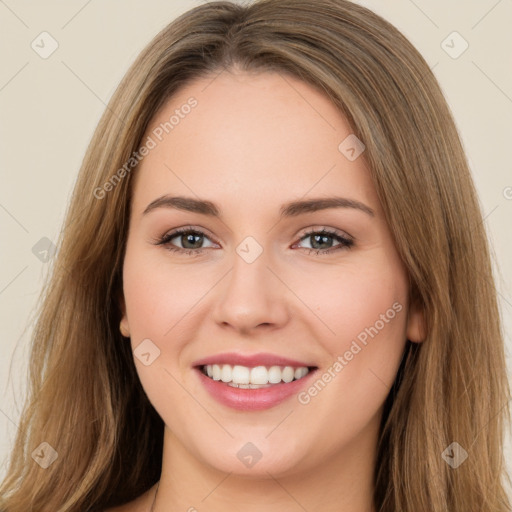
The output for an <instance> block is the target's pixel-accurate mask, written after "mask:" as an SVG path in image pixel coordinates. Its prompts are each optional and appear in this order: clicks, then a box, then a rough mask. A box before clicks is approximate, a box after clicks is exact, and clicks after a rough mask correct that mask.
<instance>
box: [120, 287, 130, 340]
mask: <svg viewBox="0 0 512 512" xmlns="http://www.w3.org/2000/svg"><path fill="white" fill-rule="evenodd" d="M119 307H120V309H121V322H120V323H119V330H120V331H121V334H122V335H123V336H124V337H125V338H129V337H130V326H129V324H128V317H127V316H126V303H125V301H124V296H123V295H122V294H121V297H120V298H119Z"/></svg>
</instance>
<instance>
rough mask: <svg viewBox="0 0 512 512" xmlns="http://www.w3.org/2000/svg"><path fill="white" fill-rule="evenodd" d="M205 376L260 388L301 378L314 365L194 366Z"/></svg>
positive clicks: (234, 386)
mask: <svg viewBox="0 0 512 512" xmlns="http://www.w3.org/2000/svg"><path fill="white" fill-rule="evenodd" d="M196 368H197V369H199V370H200V371H201V372H202V373H203V374H204V375H205V376H206V377H208V378H209V379H211V380H214V381H219V383H224V384H226V385H228V386H230V387H233V388H239V389H262V388H269V387H272V386H277V385H280V384H289V383H290V382H294V381H297V380H300V379H303V378H304V377H306V375H308V374H309V373H310V372H312V371H314V370H316V369H317V367H316V366H278V365H272V366H264V365H260V366H252V367H251V366H243V365H231V364H205V365H199V366H197V367H196Z"/></svg>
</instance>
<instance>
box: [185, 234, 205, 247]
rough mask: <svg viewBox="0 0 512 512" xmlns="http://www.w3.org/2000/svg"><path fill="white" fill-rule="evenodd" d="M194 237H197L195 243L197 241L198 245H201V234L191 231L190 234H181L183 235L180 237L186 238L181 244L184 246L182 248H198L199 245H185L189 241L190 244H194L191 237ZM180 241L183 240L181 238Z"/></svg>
mask: <svg viewBox="0 0 512 512" xmlns="http://www.w3.org/2000/svg"><path fill="white" fill-rule="evenodd" d="M195 237H197V238H199V242H196V245H197V243H199V245H201V236H200V235H195V234H193V233H190V234H188V235H183V237H182V238H185V240H186V242H185V243H184V244H183V247H184V248H186V249H198V248H199V247H187V246H186V244H187V243H188V242H191V243H192V245H194V241H193V239H194V238H195ZM182 242H183V240H182Z"/></svg>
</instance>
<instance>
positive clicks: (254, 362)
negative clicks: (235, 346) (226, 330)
mask: <svg viewBox="0 0 512 512" xmlns="http://www.w3.org/2000/svg"><path fill="white" fill-rule="evenodd" d="M207 364H230V365H232V366H234V365H240V366H248V367H249V368H253V367H255V366H292V367H293V368H300V367H302V366H306V367H309V368H311V367H313V366H314V365H313V364H311V363H307V362H304V361H297V360H294V359H289V358H288V357H284V356H278V355H276V354H270V353H265V352H261V353H259V354H237V353H235V352H225V353H222V354H216V355H214V356H210V357H205V358H203V359H200V360H198V361H196V362H194V363H193V364H192V366H194V367H201V366H205V365H207Z"/></svg>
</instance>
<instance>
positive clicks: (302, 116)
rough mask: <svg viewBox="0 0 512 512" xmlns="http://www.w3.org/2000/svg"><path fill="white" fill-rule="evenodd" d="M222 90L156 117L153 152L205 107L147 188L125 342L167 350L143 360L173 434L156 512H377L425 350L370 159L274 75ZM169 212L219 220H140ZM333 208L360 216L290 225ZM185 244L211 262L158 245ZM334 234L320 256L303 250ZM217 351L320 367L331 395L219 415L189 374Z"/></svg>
mask: <svg viewBox="0 0 512 512" xmlns="http://www.w3.org/2000/svg"><path fill="white" fill-rule="evenodd" d="M213 78H214V77H213V76H212V77H209V78H207V79H201V80H198V81H195V82H193V83H191V84H190V85H188V86H187V87H185V88H184V89H182V90H180V91H179V92H178V93H177V95H176V96H174V97H173V98H171V99H170V100H169V101H168V102H167V103H166V104H165V105H164V107H163V108H162V109H161V111H160V112H159V113H158V114H157V115H156V116H155V118H154V119H153V121H152V123H151V125H150V126H149V128H148V131H147V134H146V136H145V137H144V139H143V140H146V137H147V136H149V135H151V134H152V133H153V132H152V131H153V130H154V129H155V128H157V127H158V126H159V125H160V124H161V123H165V122H166V121H168V120H169V118H170V116H172V115H173V113H174V112H175V110H176V109H179V108H180V106H182V105H184V104H185V103H187V100H188V99H189V98H190V97H192V96H193V97H194V98H196V99H197V102H198V103H197V106H196V107H195V108H194V109H192V110H191V111H190V113H188V114H187V115H186V116H183V118H182V119H180V121H179V124H176V126H174V128H173V129H172V131H170V132H169V133H168V134H167V135H165V136H164V137H163V138H162V140H161V141H159V142H158V144H157V145H156V147H154V149H151V151H150V152H149V154H148V155H147V156H145V158H144V160H143V161H142V163H141V166H140V167H139V168H138V169H137V171H136V173H137V174H136V176H134V178H135V183H134V194H133V200H132V211H131V218H130V226H129V234H128V240H127V250H126V256H125V261H124V267H123V291H124V301H123V311H124V316H123V320H122V330H123V333H124V334H125V335H126V336H130V338H131V345H132V349H136V348H137V346H138V345H139V344H140V343H141V342H142V340H146V339H149V340H151V343H152V344H153V345H154V346H156V347H158V349H159V351H160V353H159V356H158V357H157V358H156V359H155V360H154V362H152V363H151V364H150V365H144V364H142V363H141V361H140V360H139V359H137V358H135V365H136V368H137V372H138V375H139V378H140V379H141V383H142V385H143V387H144V390H145V391H146V393H147V395H148V398H149V400H150V401H151V402H152V404H153V405H154V407H155V408H156V410H157V411H158V413H159V414H160V416H161V417H162V418H163V420H164V422H165V433H164V451H163V465H162V475H161V479H160V486H159V489H158V493H157V495H156V501H155V503H154V512H163V511H171V510H172V511H184V512H185V511H189V512H194V511H202V510H208V511H209V512H217V511H218V512H220V511H226V510H229V511H236V510H243V511H244V512H256V511H261V510H265V511H266V512H274V511H279V512H283V511H284V512H299V511H303V510H304V509H305V510H322V511H324V512H334V511H339V510H343V511H344V512H372V511H373V510H374V508H373V503H372V492H373V471H374V466H375V457H376V443H377V439H378V432H379V423H380V420H381V416H382V406H383V403H384V401H385V399H386V396H387V394H388V392H389V389H390V387H391V385H392V383H393V381H394V379H395V376H396V372H397V370H398V367H399V364H400V361H401V357H402V354H403V350H404V347H405V343H406V340H407V339H409V340H411V341H414V342H421V341H422V340H423V337H424V332H423V328H422V325H423V320H422V316H421V313H420V312H419V311H416V310H415V309H413V308H412V307H411V305H410V304H409V297H408V281H407V275H406V271H405V268H404V266H403V264H402V262H401V260H400V258H399V255H398V253H397V251H396V248H395V246H394V243H393V240H392V236H391V232H390V230H389V227H388V225H387V223H386V221H385V218H384V212H383V211H382V207H381V205H380V202H379V200H378V196H377V193H376V190H375V187H374V185H373V182H372V180H371V178H370V174H369V172H368V169H367V168H366V164H365V162H364V159H363V158H362V157H360V158H357V159H355V160H354V161H350V160H349V159H348V158H347V157H346V156H345V154H343V153H342V152H341V151H340V150H339V149H338V146H339V144H340V143H341V142H342V141H343V140H344V139H345V138H346V137H347V136H349V135H350V134H351V133H352V130H351V128H350V126H349V125H348V124H347V122H346V121H345V119H344V118H343V117H342V116H341V115H340V113H339V112H338V110H337V109H336V107H335V106H334V105H333V104H332V103H331V102H330V101H329V99H328V98H326V97H325V96H324V95H323V94H321V93H320V92H319V91H317V90H316V89H314V88H312V87H311V86H309V85H307V84H305V83H303V82H301V81H299V80H296V79H294V78H291V77H289V76H284V75H281V74H278V73H260V74H248V73H246V72H240V71H231V72H228V71H224V72H222V73H221V74H220V75H219V76H218V77H217V78H215V79H213ZM164 195H168V196H186V197H190V198H194V199H199V198H200V199H202V200H208V201H211V202H213V203H215V205H217V207H218V208H219V210H220V217H218V218H217V217H212V216H208V215H205V214H203V213H197V212H191V211H184V210H178V209H175V208H170V207H168V206H160V207H156V208H153V209H151V211H149V212H147V213H144V211H145V210H146V208H147V207H148V205H149V204H150V203H152V202H153V201H155V200H156V199H157V198H160V197H162V196H164ZM332 196H337V197H343V198H346V199H350V200H351V201H352V203H346V204H345V205H344V206H343V207H338V208H332V207H331V208H329V209H323V210H318V211H309V212H303V213H301V214H300V215H296V216H289V217H285V218H281V217H280V215H279V212H280V208H281V206H282V205H283V204H285V203H288V202H290V201H297V200H309V199H313V198H315V199H316V198H325V197H332ZM356 201H357V202H358V204H362V205H363V208H358V207H354V204H355V202H356ZM369 211H371V213H369ZM188 227H191V228H193V230H194V231H200V232H201V233H202V234H203V235H202V238H201V236H199V237H198V238H199V242H198V245H197V246H193V248H191V247H190V237H191V235H190V234H189V235H187V236H188V238H187V236H185V235H183V234H182V233H178V234H176V235H175V236H173V237H172V241H169V238H167V241H166V242H165V243H158V241H159V240H161V239H162V237H164V235H166V234H174V230H175V229H176V228H188ZM324 229H325V230H328V231H329V234H327V235H324V237H325V236H327V238H323V242H322V240H321V239H319V238H318V236H317V238H316V240H317V241H316V244H317V245H313V244H315V236H313V235H311V234H308V235H307V233H311V232H312V231H313V230H314V231H315V233H317V234H318V233H319V232H322V230H324ZM332 233H335V235H337V236H342V237H343V238H342V239H340V238H337V237H336V236H334V235H332ZM246 237H252V239H254V240H256V241H257V243H258V244H259V246H260V247H261V248H262V249H263V252H262V253H261V255H259V257H258V258H257V259H256V260H255V261H253V262H252V263H250V264H248V263H247V261H246V260H244V259H243V258H242V257H240V256H239V254H238V253H237V252H236V248H237V247H238V246H239V245H240V243H241V242H242V241H243V240H245V239H246ZM320 238H321V237H320ZM201 240H202V243H201ZM340 240H341V241H340ZM343 240H345V241H343ZM346 240H352V242H353V243H352V244H348V243H347V242H346ZM184 243H187V244H189V245H187V246H185V245H183V244H184ZM199 243H200V244H199ZM319 243H320V244H322V243H323V244H324V245H320V246H319V245H318V244H319ZM326 246H327V247H326ZM196 247H199V248H200V249H198V248H196ZM170 248H177V249H181V250H182V252H176V251H172V250H170ZM313 249H314V250H313ZM199 250H201V252H200V253H199V252H198V251H199ZM185 251H187V252H185ZM326 251H329V252H328V253H327V252H326ZM371 326H373V328H374V329H375V330H376V331H378V332H377V334H375V335H374V336H372V337H368V339H367V343H366V344H364V345H363V344H362V343H359V345H361V346H360V350H359V351H357V352H356V351H355V350H354V349H353V347H354V345H353V342H354V340H357V339H358V336H360V337H361V333H363V332H365V329H367V328H369V327H371ZM351 347H352V348H351ZM350 351H352V354H353V355H352V356H350V354H347V352H350ZM220 352H237V353H243V354H256V353H261V352H267V353H272V354H277V355H281V356H284V357H289V358H293V359H297V360H300V361H307V362H308V363H310V364H311V365H312V366H316V367H317V368H318V370H317V372H318V376H319V377H318V378H321V377H322V375H325V374H330V375H331V379H330V380H329V383H328V384H327V385H326V386H325V387H324V388H323V389H322V390H321V391H320V392H318V393H317V394H314V393H313V394H309V395H303V398H304V396H305V397H306V398H304V400H303V401H302V402H301V401H300V400H299V399H298V396H293V397H291V398H289V399H286V400H285V401H284V402H281V403H280V404H278V405H276V406H274V407H271V408H269V409H265V410H260V411H240V410H236V409H233V408H230V407H228V406H226V405H224V404H221V403H219V402H218V401H217V400H215V399H214V398H212V397H211V396H210V395H209V394H208V393H207V391H206V390H205V388H204V386H203V385H202V382H201V381H200V378H199V376H198V371H197V370H195V369H194V368H193V363H194V362H195V361H197V360H198V359H200V358H203V357H206V356H212V355H216V354H218V353H220ZM345 354H347V357H345ZM340 356H341V357H342V358H343V361H344V364H343V365H342V369H341V370H333V364H334V363H335V361H337V360H338V361H339V359H338V358H339V357H340ZM303 391H304V390H303ZM307 396H309V401H307ZM248 442H250V443H252V444H253V445H255V446H256V447H257V449H258V451H259V452H260V454H261V458H260V460H259V461H258V462H257V463H256V464H255V465H253V466H252V467H248V466H246V465H244V464H243V463H242V462H241V460H240V458H239V457H238V456H237V455H238V453H239V451H240V450H241V448H242V447H244V446H245V445H246V444H247V443H248ZM154 498H155V487H153V488H152V489H150V490H149V491H148V492H147V493H145V494H144V495H143V496H142V497H141V498H140V499H138V500H135V501H134V502H131V503H129V504H127V505H126V506H124V507H118V508H116V509H112V510H111V512H113V511H115V512H149V510H150V509H151V506H152V504H153V500H154Z"/></svg>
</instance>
